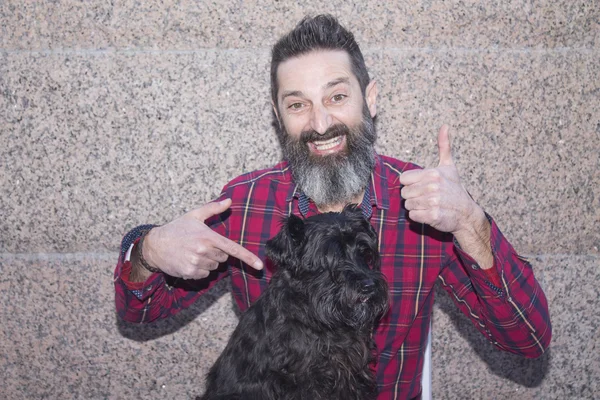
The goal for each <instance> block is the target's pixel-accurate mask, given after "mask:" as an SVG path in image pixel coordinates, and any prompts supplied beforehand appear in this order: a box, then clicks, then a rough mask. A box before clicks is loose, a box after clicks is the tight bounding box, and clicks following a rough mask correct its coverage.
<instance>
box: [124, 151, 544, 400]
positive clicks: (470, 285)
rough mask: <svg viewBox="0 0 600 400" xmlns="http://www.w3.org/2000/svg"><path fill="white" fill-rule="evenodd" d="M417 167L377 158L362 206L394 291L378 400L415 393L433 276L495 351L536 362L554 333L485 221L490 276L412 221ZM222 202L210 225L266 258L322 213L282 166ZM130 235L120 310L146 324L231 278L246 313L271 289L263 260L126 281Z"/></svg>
mask: <svg viewBox="0 0 600 400" xmlns="http://www.w3.org/2000/svg"><path fill="white" fill-rule="evenodd" d="M414 168H418V167H417V166H415V165H413V164H409V163H404V162H402V161H399V160H395V159H393V158H389V157H385V156H378V159H377V165H376V167H375V170H374V172H373V174H372V176H371V182H370V184H369V186H368V187H367V189H366V193H365V196H364V200H363V202H362V204H361V207H362V210H363V213H364V215H365V216H366V217H367V218H369V220H370V221H371V224H372V225H373V227H374V228H375V230H376V232H378V234H379V250H380V253H381V269H382V272H383V274H385V276H386V278H387V281H388V284H389V289H390V311H389V312H388V313H387V315H385V316H384V317H383V319H382V320H381V322H380V324H379V327H378V329H377V330H376V331H375V332H374V335H373V336H374V339H375V342H376V344H377V350H378V357H377V365H376V367H375V373H376V376H377V382H378V386H379V392H380V394H379V397H378V398H379V399H381V400H383V399H412V398H419V397H420V392H421V372H422V369H423V361H424V352H425V348H426V345H427V335H428V331H429V323H430V320H431V311H432V308H433V297H434V296H433V293H434V291H433V287H434V284H435V283H436V281H438V280H439V281H440V283H441V284H442V286H443V287H444V289H446V290H447V291H448V292H449V293H450V296H451V297H452V299H453V300H454V301H455V303H456V304H457V306H458V307H459V308H460V310H461V311H462V312H463V313H464V314H465V315H466V316H467V317H469V318H470V319H471V321H473V323H474V325H475V327H476V328H477V329H479V330H480V331H481V333H483V335H484V336H485V337H487V338H488V339H489V340H490V342H492V343H493V344H494V345H495V346H497V347H498V348H500V349H502V350H505V351H509V352H512V353H516V354H521V355H523V356H526V357H537V356H539V355H541V354H542V353H543V352H544V350H545V349H546V348H547V347H548V345H549V343H550V337H551V326H550V317H549V314H548V305H547V302H546V297H545V295H544V293H543V291H542V289H541V288H540V285H539V284H538V282H537V281H536V279H535V277H534V276H533V271H532V268H531V266H530V264H529V263H528V262H527V261H526V260H525V259H524V258H522V257H520V256H519V255H517V254H516V252H515V251H514V249H513V248H512V246H511V245H510V243H509V242H508V241H507V240H506V239H505V238H504V236H503V235H502V233H501V232H500V230H499V229H498V227H497V226H496V224H495V223H494V221H493V220H491V218H489V217H488V218H489V219H490V222H491V245H492V249H493V254H494V266H493V268H492V269H490V270H482V269H481V268H480V267H479V266H478V265H477V263H476V262H475V261H474V260H473V259H472V258H471V257H470V256H469V255H468V254H466V253H464V252H463V251H462V250H460V248H459V247H458V244H457V243H456V242H455V241H454V240H453V237H452V235H450V234H446V233H442V232H439V231H437V230H435V229H433V228H431V227H429V226H428V225H424V224H418V223H414V222H411V221H410V220H408V218H407V215H408V213H407V211H406V209H405V208H404V205H403V200H402V198H401V197H400V189H401V185H400V179H399V177H400V174H401V173H402V171H405V170H409V169H414ZM224 198H231V199H232V205H231V207H230V212H227V213H224V214H222V215H221V216H219V217H213V218H212V219H211V220H209V221H206V222H207V224H208V225H210V226H211V227H212V229H214V230H215V231H216V232H218V233H219V234H221V235H224V236H226V237H228V238H230V239H232V240H234V241H237V242H238V243H240V244H241V245H243V246H244V247H246V248H247V249H248V250H250V251H252V252H254V253H255V254H257V255H258V256H259V257H260V258H261V259H263V260H265V243H266V241H267V240H268V239H270V238H271V237H273V236H274V235H275V234H276V233H277V232H278V230H279V228H280V221H281V219H282V218H283V217H285V216H287V215H289V214H295V215H302V216H305V217H308V216H311V215H314V214H316V213H318V210H317V208H316V207H315V205H314V203H312V201H310V200H309V199H308V198H307V197H306V196H305V195H303V194H302V193H301V192H300V191H299V189H298V188H297V186H296V184H295V183H294V181H293V180H292V175H291V172H290V168H289V165H288V164H287V163H285V162H282V163H280V164H278V165H276V166H274V167H273V168H270V169H266V170H262V171H255V172H250V173H248V174H245V175H242V176H240V177H238V178H237V179H235V180H233V181H232V182H230V183H229V184H227V185H226V186H225V188H224V189H223V193H222V194H221V196H220V197H219V200H222V199H224ZM132 232H133V233H131V234H128V235H127V236H126V237H125V239H124V240H123V244H122V251H121V257H120V258H119V262H118V264H117V267H116V270H115V289H116V306H117V312H118V314H119V316H120V317H121V318H123V319H125V320H127V321H132V322H151V321H154V320H156V319H160V318H165V317H168V316H171V315H173V314H176V313H177V312H179V311H180V310H181V309H183V308H186V307H188V306H190V304H192V303H193V302H194V301H196V299H197V298H198V297H199V296H201V295H202V294H203V293H204V292H206V291H207V290H208V289H209V288H210V287H212V286H213V285H214V284H215V283H216V282H217V281H218V280H220V279H222V278H224V277H225V276H227V275H230V276H231V283H232V290H233V297H234V298H235V301H236V302H237V304H238V305H239V307H240V309H241V310H245V309H246V308H248V306H249V305H250V304H252V303H253V302H254V301H255V300H256V299H257V298H258V296H259V295H260V294H261V292H262V291H263V290H264V289H265V288H266V287H267V284H268V282H269V279H270V277H271V275H272V272H273V271H272V266H271V265H270V264H269V263H268V262H266V263H265V266H266V267H265V269H264V270H263V271H255V270H253V269H252V268H251V267H249V266H247V265H245V264H243V263H242V262H241V261H239V260H237V259H234V258H232V257H230V259H229V260H228V261H227V263H226V264H227V265H226V266H223V268H221V269H219V270H217V271H214V272H213V274H212V275H211V276H210V277H209V278H206V279H204V280H198V281H185V282H184V281H181V280H175V279H173V278H171V277H166V276H165V275H164V274H160V273H156V274H153V275H152V276H151V277H150V278H148V280H147V281H146V282H141V283H135V282H130V281H129V279H128V278H129V273H130V270H131V265H130V263H129V261H124V254H125V252H126V250H127V249H128V248H129V246H130V244H131V243H133V242H134V241H135V240H136V236H138V234H136V233H135V232H136V231H135V230H134V231H132Z"/></svg>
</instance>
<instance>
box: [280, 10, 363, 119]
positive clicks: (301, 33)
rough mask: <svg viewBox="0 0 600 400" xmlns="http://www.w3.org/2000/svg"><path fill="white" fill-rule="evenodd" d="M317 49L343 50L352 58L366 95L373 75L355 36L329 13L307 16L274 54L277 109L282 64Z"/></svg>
mask: <svg viewBox="0 0 600 400" xmlns="http://www.w3.org/2000/svg"><path fill="white" fill-rule="evenodd" d="M314 50H342V51H345V52H346V53H348V55H349V56H350V63H351V64H352V72H353V73H354V75H355V76H356V78H357V79H358V83H359V84H360V89H361V91H362V93H363V96H364V94H365V90H366V88H367V85H368V84H369V81H370V79H369V73H368V71H367V67H366V66H365V60H364V59H363V55H362V53H361V52H360V48H359V47H358V43H356V40H354V35H353V34H352V33H350V32H349V31H348V30H346V29H345V28H344V27H343V26H342V25H340V23H339V22H338V21H337V19H335V17H333V16H331V15H329V14H323V15H317V16H316V17H304V19H302V21H300V22H299V23H298V25H296V27H295V28H294V29H293V30H292V31H291V32H289V33H288V34H287V35H285V36H283V37H282V38H281V39H279V41H278V42H277V43H276V44H275V46H273V50H272V51H271V98H272V100H273V103H274V104H275V106H276V107H277V91H278V90H279V84H278V82H277V68H278V67H279V64H281V63H282V62H284V61H286V60H288V59H290V58H293V57H298V56H301V55H303V54H307V53H309V52H311V51H314Z"/></svg>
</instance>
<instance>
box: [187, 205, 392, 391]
mask: <svg viewBox="0 0 600 400" xmlns="http://www.w3.org/2000/svg"><path fill="white" fill-rule="evenodd" d="M377 246H378V245H377V234H376V233H375V231H374V230H373V228H372V227H371V225H370V224H369V222H368V221H367V220H365V219H364V218H363V216H362V213H361V211H360V209H358V208H356V207H355V206H347V207H346V208H345V209H344V211H343V212H341V213H326V214H320V215H316V216H313V217H310V218H307V219H305V220H302V219H300V218H298V217H295V216H291V217H289V218H287V219H286V220H285V221H284V225H283V227H282V229H281V231H280V232H279V233H278V234H277V235H276V236H275V237H274V238H273V239H271V240H269V241H268V242H267V244H266V251H267V256H268V257H269V258H270V259H271V261H273V262H274V264H275V265H276V266H277V271H276V272H275V274H274V275H273V277H272V279H271V283H270V285H269V288H268V289H267V290H266V291H265V292H264V293H263V294H262V295H261V296H260V297H259V299H258V300H257V301H256V302H255V303H254V304H253V305H252V306H251V307H250V308H249V309H248V310H247V311H246V312H245V313H244V314H243V315H242V316H241V318H240V322H239V325H238V326H237V328H236V329H235V331H234V332H233V334H232V336H231V339H230V340H229V343H228V344H227V347H226V348H225V350H224V351H223V353H222V354H221V356H220V357H219V359H218V360H217V361H216V363H215V365H214V366H213V367H212V369H211V370H210V372H209V373H208V377H207V384H206V393H205V394H204V396H203V397H201V398H200V397H199V398H198V399H201V400H217V399H219V400H225V399H227V400H232V399H239V400H318V399H327V400H337V399H343V400H351V399H356V400H365V399H374V398H376V396H377V386H376V383H375V379H374V376H373V374H372V372H371V369H370V366H369V364H370V363H371V362H372V361H373V351H374V343H373V340H372V338H371V333H372V330H373V327H374V325H375V323H376V321H377V320H378V318H379V317H381V316H382V315H383V313H385V312H386V311H387V307H388V291H387V284H386V282H385V279H384V277H383V275H382V274H381V273H380V272H379V253H378V250H377Z"/></svg>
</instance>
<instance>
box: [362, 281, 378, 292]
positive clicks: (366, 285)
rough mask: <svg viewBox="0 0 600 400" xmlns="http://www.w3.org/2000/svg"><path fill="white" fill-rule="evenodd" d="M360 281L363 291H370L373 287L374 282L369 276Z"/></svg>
mask: <svg viewBox="0 0 600 400" xmlns="http://www.w3.org/2000/svg"><path fill="white" fill-rule="evenodd" d="M360 283H361V284H362V287H361V290H362V292H363V293H370V292H372V291H373V289H374V288H375V282H374V281H373V279H371V278H366V279H363V280H362V281H361V282H360Z"/></svg>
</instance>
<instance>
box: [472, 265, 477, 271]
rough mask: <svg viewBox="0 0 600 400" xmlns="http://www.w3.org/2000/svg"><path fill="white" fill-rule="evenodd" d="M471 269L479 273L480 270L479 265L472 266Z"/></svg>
mask: <svg viewBox="0 0 600 400" xmlns="http://www.w3.org/2000/svg"><path fill="white" fill-rule="evenodd" d="M471 268H473V269H474V270H475V271H477V270H478V269H479V266H478V265H477V264H471Z"/></svg>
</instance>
